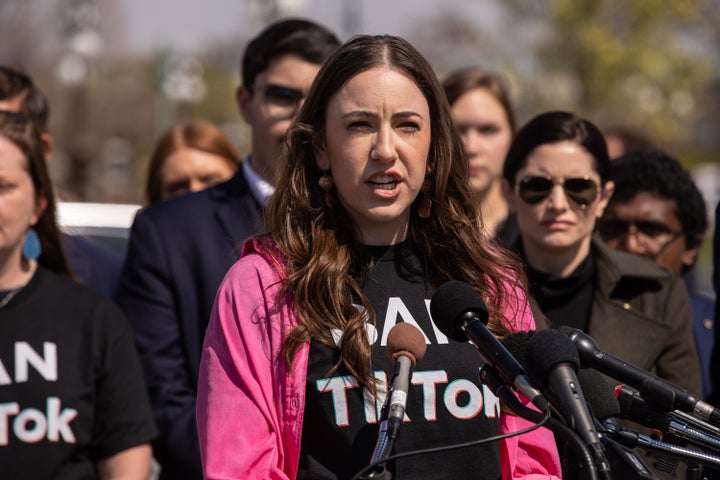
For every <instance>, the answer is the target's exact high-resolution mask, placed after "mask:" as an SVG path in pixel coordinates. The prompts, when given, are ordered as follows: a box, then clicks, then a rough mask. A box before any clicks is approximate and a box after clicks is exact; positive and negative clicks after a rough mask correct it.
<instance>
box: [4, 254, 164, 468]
mask: <svg viewBox="0 0 720 480" xmlns="http://www.w3.org/2000/svg"><path fill="white" fill-rule="evenodd" d="M155 435H156V430H155V425H154V420H153V417H152V411H151V410H150V405H149V401H148V398H147V392H146V390H145V384H144V382H143V377H142V371H141V367H140V362H139V360H138V356H137V353H136V351H135V345H134V343H133V339H132V334H131V330H130V328H129V326H128V323H127V321H126V320H125V318H124V317H123V316H122V314H121V313H120V310H119V309H118V308H117V307H115V305H114V304H112V302H110V301H109V300H107V299H105V298H104V297H102V296H101V295H100V294H97V293H95V292H93V291H91V290H89V289H88V288H86V287H84V286H82V285H79V284H77V283H76V282H74V281H72V280H70V279H69V278H66V277H61V276H59V275H56V274H54V273H51V272H49V271H47V270H44V269H43V268H38V270H37V272H36V273H35V275H34V276H33V278H32V280H31V281H30V283H29V284H28V285H27V286H25V287H24V288H23V289H22V290H21V291H20V292H18V293H17V295H16V296H15V297H14V298H13V299H12V300H11V301H10V302H9V303H8V304H7V305H6V306H5V307H3V308H2V309H1V310H0V477H2V478H13V479H15V478H18V479H20V478H22V479H73V480H76V479H86V478H88V479H91V478H97V474H96V471H95V462H96V461H97V460H99V459H103V458H107V457H109V456H111V455H114V454H116V453H118V452H120V451H122V450H125V449H127V448H130V447H133V446H136V445H139V444H142V443H146V442H149V441H150V440H152V439H153V438H154V437H155Z"/></svg>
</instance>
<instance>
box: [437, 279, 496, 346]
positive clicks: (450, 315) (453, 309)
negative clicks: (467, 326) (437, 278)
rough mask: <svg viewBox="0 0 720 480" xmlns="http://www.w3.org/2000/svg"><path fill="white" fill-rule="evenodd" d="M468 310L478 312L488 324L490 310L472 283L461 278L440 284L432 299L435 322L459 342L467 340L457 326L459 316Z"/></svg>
mask: <svg viewBox="0 0 720 480" xmlns="http://www.w3.org/2000/svg"><path fill="white" fill-rule="evenodd" d="M467 312H474V313H476V314H477V316H478V318H479V319H480V321H481V322H483V323H484V324H486V325H487V322H488V310H487V307H486V306H485V302H484V301H483V299H482V297H481V296H480V294H479V293H478V292H476V291H475V289H474V288H472V287H471V286H470V285H468V284H467V283H465V282H461V281H459V280H451V281H449V282H445V283H443V284H442V285H440V287H439V288H438V289H437V290H436V291H435V293H434V294H433V296H432V299H431V300H430V315H431V316H432V320H433V323H435V325H437V327H438V329H440V331H441V332H442V333H444V334H445V336H447V337H450V338H452V339H453V340H457V341H459V342H463V341H466V340H467V338H466V337H465V335H464V334H463V333H462V331H460V330H459V329H458V328H457V326H458V325H457V324H458V318H459V317H460V316H461V315H463V314H465V313H467Z"/></svg>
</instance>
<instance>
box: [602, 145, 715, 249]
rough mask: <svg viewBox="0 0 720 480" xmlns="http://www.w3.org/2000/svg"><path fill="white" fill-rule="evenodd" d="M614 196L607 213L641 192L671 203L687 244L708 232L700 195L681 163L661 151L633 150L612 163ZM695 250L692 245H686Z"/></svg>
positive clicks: (705, 212)
mask: <svg viewBox="0 0 720 480" xmlns="http://www.w3.org/2000/svg"><path fill="white" fill-rule="evenodd" d="M613 181H614V182H615V193H613V196H612V198H611V199H610V202H609V203H608V206H607V209H608V210H610V209H612V207H613V205H615V204H617V203H623V202H628V201H630V200H631V199H632V198H633V197H635V195H637V194H638V193H640V192H648V193H652V194H655V195H657V196H658V197H660V198H664V199H668V200H674V201H675V205H676V209H677V210H676V211H675V214H676V215H677V217H678V219H679V220H680V223H681V224H682V230H683V233H684V234H685V236H686V237H687V241H688V242H694V241H697V240H696V239H699V238H702V236H703V235H704V233H705V230H707V228H708V218H707V208H706V205H705V200H704V199H703V196H702V193H700V190H699V189H698V187H697V185H695V181H694V180H693V179H692V177H691V176H690V173H689V172H688V171H687V170H685V169H684V168H683V166H682V165H681V164H680V162H679V161H678V160H677V159H676V158H674V157H672V156H670V155H668V154H667V153H665V152H662V151H660V150H636V151H633V152H629V153H626V154H624V155H622V156H620V157H618V159H617V160H615V161H614V162H613ZM688 246H694V245H691V244H690V245H688Z"/></svg>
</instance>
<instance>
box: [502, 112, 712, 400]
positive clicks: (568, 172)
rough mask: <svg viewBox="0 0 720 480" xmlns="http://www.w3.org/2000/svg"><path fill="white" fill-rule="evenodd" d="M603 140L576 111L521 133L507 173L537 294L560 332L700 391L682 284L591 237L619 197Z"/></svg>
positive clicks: (520, 248) (536, 122) (520, 247)
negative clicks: (571, 332) (573, 331)
mask: <svg viewBox="0 0 720 480" xmlns="http://www.w3.org/2000/svg"><path fill="white" fill-rule="evenodd" d="M611 168H612V165H611V163H610V159H609V158H608V154H607V148H606V146H605V141H604V139H603V136H602V134H601V133H600V131H599V130H598V129H597V127H596V126H595V125H593V124H592V123H591V122H589V121H588V120H585V119H583V118H579V117H578V116H577V115H575V114H573V113H570V112H561V111H555V112H547V113H544V114H541V115H538V116H537V117H535V118H533V119H532V120H530V121H529V122H528V123H527V124H526V125H525V126H524V127H522V128H521V129H520V131H519V132H518V134H517V136H516V137H515V139H514V140H513V143H512V145H511V147H510V150H509V152H508V156H507V158H506V160H505V166H504V171H503V177H504V190H505V193H506V196H507V197H508V201H509V204H510V209H511V210H512V212H513V213H514V214H515V215H516V216H517V221H518V225H519V227H520V233H521V237H520V239H519V240H518V241H517V242H516V243H515V245H514V248H515V250H516V251H517V252H518V253H519V254H520V256H521V257H522V258H523V259H524V260H525V262H526V264H527V272H528V277H529V280H530V287H531V293H532V295H533V297H534V298H535V299H536V300H537V302H538V304H539V307H540V309H541V310H542V312H543V313H544V314H545V315H547V317H548V318H549V320H550V324H551V326H552V327H560V326H563V325H568V326H571V327H576V328H579V329H581V330H584V331H585V332H587V333H588V334H589V335H590V336H592V337H593V338H594V339H595V340H596V341H597V343H598V344H599V345H600V348H602V349H603V350H604V351H606V352H609V353H612V354H614V355H616V356H618V357H620V358H622V359H624V360H626V361H628V362H630V363H632V364H634V365H637V366H639V367H641V368H643V369H645V370H648V371H650V372H652V373H653V374H656V375H658V376H659V377H662V378H664V379H666V380H669V381H671V382H672V383H674V384H676V385H679V386H681V387H684V388H686V389H688V390H690V391H692V392H696V393H697V392H700V373H699V371H700V370H699V365H698V360H697V355H696V353H695V344H694V341H693V330H692V313H691V311H690V304H689V301H688V297H687V293H686V291H685V287H684V285H683V284H682V281H681V280H679V279H677V278H675V276H674V275H673V274H672V273H671V272H670V271H668V270H665V269H664V268H662V267H659V266H658V265H656V264H655V263H654V262H652V261H650V260H648V259H645V258H641V257H639V256H637V255H632V254H628V253H625V252H618V251H615V250H613V249H611V248H609V247H608V246H607V245H606V244H605V243H603V241H602V240H600V238H599V237H597V236H595V235H594V234H593V231H594V229H595V224H596V222H597V220H598V218H599V217H600V216H602V214H603V210H604V209H605V207H606V205H607V203H608V200H609V199H610V196H611V195H612V192H613V188H614V186H613V182H612V181H611V177H612V175H611Z"/></svg>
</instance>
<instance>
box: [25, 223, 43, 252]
mask: <svg viewBox="0 0 720 480" xmlns="http://www.w3.org/2000/svg"><path fill="white" fill-rule="evenodd" d="M22 253H23V256H24V257H25V258H26V259H27V260H37V259H38V258H40V255H41V254H42V245H41V244H40V237H38V234H37V232H36V231H35V229H34V228H31V229H30V230H28V232H27V235H26V236H25V243H23V249H22Z"/></svg>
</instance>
